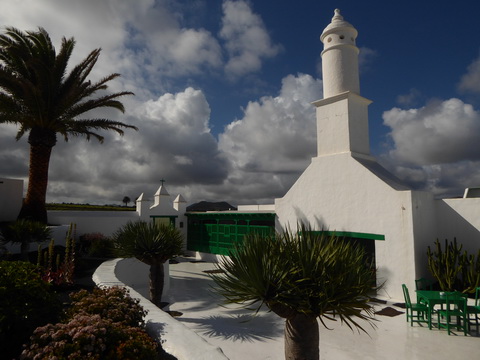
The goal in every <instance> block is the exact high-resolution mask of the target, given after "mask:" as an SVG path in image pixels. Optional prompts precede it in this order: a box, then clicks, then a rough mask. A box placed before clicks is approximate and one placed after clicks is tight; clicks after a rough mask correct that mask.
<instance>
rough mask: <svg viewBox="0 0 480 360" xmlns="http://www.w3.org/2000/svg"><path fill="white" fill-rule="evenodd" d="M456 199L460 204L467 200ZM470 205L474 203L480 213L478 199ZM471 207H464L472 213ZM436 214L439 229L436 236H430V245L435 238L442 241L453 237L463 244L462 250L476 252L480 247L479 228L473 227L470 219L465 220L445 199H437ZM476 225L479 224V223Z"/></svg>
mask: <svg viewBox="0 0 480 360" xmlns="http://www.w3.org/2000/svg"><path fill="white" fill-rule="evenodd" d="M458 200H459V203H460V204H461V202H464V201H468V200H463V199H462V200H460V199H458ZM472 200H473V199H472ZM479 200H480V199H479ZM453 204H455V203H453ZM472 205H476V209H475V210H476V211H477V212H478V213H479V215H480V201H475V202H473V201H472ZM472 207H475V206H472ZM472 207H470V208H468V209H466V210H467V211H468V213H470V214H471V213H472V209H471V208H472ZM467 211H466V212H467ZM437 214H438V224H439V225H438V226H439V229H438V233H437V236H436V237H433V236H432V240H431V244H432V245H431V246H433V245H434V243H435V240H436V239H437V238H438V239H439V240H440V242H441V243H442V241H445V239H448V240H453V238H457V242H458V243H459V244H462V245H463V248H462V250H466V251H467V252H468V253H471V254H476V253H477V252H478V250H479V249H480V230H479V229H478V228H477V227H475V225H472V223H471V221H469V220H467V219H466V218H465V217H464V216H463V215H462V214H461V213H459V212H458V211H457V210H456V209H454V208H453V207H452V206H450V205H449V204H448V203H447V202H446V201H441V200H440V201H439V203H438V204H437ZM474 217H476V216H474ZM476 218H477V219H476V220H477V221H479V222H480V218H478V217H476ZM477 226H480V223H479V224H478V225H477ZM442 245H443V244H442ZM426 251H427V249H425V253H426ZM425 256H426V255H425Z"/></svg>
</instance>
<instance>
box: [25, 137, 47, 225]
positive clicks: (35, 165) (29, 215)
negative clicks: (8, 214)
mask: <svg viewBox="0 0 480 360" xmlns="http://www.w3.org/2000/svg"><path fill="white" fill-rule="evenodd" d="M28 142H29V144H30V167H29V171H28V189H27V195H26V197H25V201H24V202H23V206H22V209H21V211H20V215H19V216H18V217H19V218H20V219H29V220H35V221H40V222H42V223H44V224H46V223H47V210H46V208H45V198H46V194H47V185H48V167H49V164H50V155H51V153H52V148H53V146H54V145H55V144H56V134H55V132H54V131H52V130H45V129H38V128H34V129H32V130H30V135H29V137H28Z"/></svg>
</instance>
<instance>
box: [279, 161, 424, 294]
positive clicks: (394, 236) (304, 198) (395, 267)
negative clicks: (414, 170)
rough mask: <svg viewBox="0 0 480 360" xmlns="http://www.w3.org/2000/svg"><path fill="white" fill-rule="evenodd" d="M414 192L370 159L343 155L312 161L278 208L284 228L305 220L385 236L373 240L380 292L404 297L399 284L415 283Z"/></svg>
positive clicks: (280, 200) (321, 226)
mask: <svg viewBox="0 0 480 360" xmlns="http://www.w3.org/2000/svg"><path fill="white" fill-rule="evenodd" d="M381 177H383V179H382V178H381ZM415 196H416V194H415V193H414V192H412V191H410V190H408V189H407V188H405V187H403V186H401V185H400V184H398V183H396V182H395V181H394V179H393V178H389V177H388V173H387V172H386V171H385V170H384V169H383V168H381V167H380V165H378V163H376V162H375V161H374V160H373V159H372V158H369V157H353V156H351V154H350V153H343V154H337V155H331V156H323V157H317V158H314V159H312V163H311V164H310V166H309V167H308V168H307V169H306V170H305V172H304V173H303V174H302V175H301V176H300V178H299V179H298V180H297V182H296V183H295V184H294V185H293V186H292V188H291V189H290V190H289V191H288V192H287V194H286V195H285V196H284V197H283V198H281V199H276V201H275V209H276V213H277V216H278V221H279V223H280V225H281V226H282V228H283V229H285V228H286V227H287V226H290V227H293V228H295V227H296V224H297V222H298V221H303V222H306V223H309V224H311V225H312V226H314V227H316V228H317V229H322V228H323V229H328V230H331V231H335V230H336V231H348V232H358V233H370V234H379V235H384V236H385V240H384V241H380V240H377V241H376V242H375V247H376V261H377V267H378V273H377V280H378V281H379V282H383V281H386V283H385V287H384V289H383V290H382V293H381V295H384V296H386V297H392V298H396V299H401V298H402V297H403V294H402V289H401V284H402V283H406V284H407V285H408V286H414V285H415V283H414V279H415V261H414V259H415V255H414V252H415V247H414V233H413V217H412V208H413V202H412V198H414V197H415Z"/></svg>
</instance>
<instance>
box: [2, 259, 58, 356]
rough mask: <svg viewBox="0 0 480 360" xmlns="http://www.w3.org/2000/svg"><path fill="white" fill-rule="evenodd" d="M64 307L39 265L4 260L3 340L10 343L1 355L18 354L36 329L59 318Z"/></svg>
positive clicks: (4, 342) (3, 342)
mask: <svg viewBox="0 0 480 360" xmlns="http://www.w3.org/2000/svg"><path fill="white" fill-rule="evenodd" d="M60 311H61V306H60V303H59V301H58V299H57V297H56V296H55V295H54V294H53V292H51V291H50V290H49V285H48V284H47V283H46V282H44V281H42V279H41V278H40V275H39V273H38V269H37V267H36V266H35V265H33V264H30V263H27V262H22V261H0V344H9V346H8V348H7V349H4V352H2V354H1V356H5V358H8V359H11V358H13V357H16V356H18V354H19V353H20V350H21V345H22V344H23V343H25V342H26V341H27V340H28V337H29V336H30V335H31V334H32V332H33V330H34V329H35V328H36V327H38V326H42V325H45V324H47V323H48V322H55V321H57V320H58V318H59V315H60Z"/></svg>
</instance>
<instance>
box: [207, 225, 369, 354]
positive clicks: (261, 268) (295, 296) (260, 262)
mask: <svg viewBox="0 0 480 360" xmlns="http://www.w3.org/2000/svg"><path fill="white" fill-rule="evenodd" d="M217 267H218V269H219V270H222V272H217V273H213V274H211V275H210V276H211V277H212V278H213V280H214V281H215V283H216V284H217V286H218V287H217V291H218V292H219V293H220V294H221V295H222V296H223V297H225V299H226V303H237V304H243V305H245V306H246V307H247V308H252V306H254V305H256V307H257V311H258V309H259V308H260V307H261V306H262V304H265V305H266V306H267V307H268V308H269V309H270V310H271V311H273V312H274V313H275V314H277V315H278V316H280V317H282V318H285V320H286V322H285V358H286V359H309V360H315V359H319V329H318V322H317V319H319V320H320V322H321V323H322V324H323V325H324V326H325V327H327V325H326V323H325V320H327V319H328V320H334V321H336V320H337V319H340V321H341V322H342V323H345V324H346V325H347V326H348V327H350V328H352V329H353V328H357V329H359V330H362V331H366V330H365V329H364V328H363V327H362V326H361V325H360V324H359V323H358V322H357V319H361V320H366V321H367V322H368V323H369V324H371V325H373V320H374V318H373V315H374V313H373V307H372V305H371V303H370V299H371V298H370V296H371V294H372V293H374V292H375V290H376V289H378V288H376V287H375V286H372V269H371V266H370V264H367V263H366V261H365V252H364V250H363V249H362V248H361V247H359V246H358V245H354V244H353V243H350V242H348V241H346V240H344V239H340V238H338V237H336V236H334V235H333V236H332V235H326V234H325V233H321V232H315V231H312V230H311V229H310V228H309V227H307V226H304V225H301V226H300V227H299V229H298V231H295V232H292V231H291V230H287V231H286V232H285V233H283V234H276V235H275V236H261V235H258V234H249V235H246V236H245V238H244V240H243V243H242V244H241V245H237V246H235V248H234V250H233V251H232V252H231V254H230V256H229V257H224V258H223V259H222V260H221V261H220V262H219V263H218V265H217Z"/></svg>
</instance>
